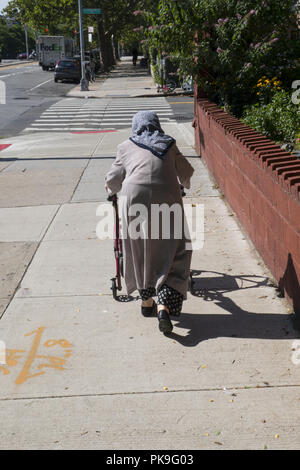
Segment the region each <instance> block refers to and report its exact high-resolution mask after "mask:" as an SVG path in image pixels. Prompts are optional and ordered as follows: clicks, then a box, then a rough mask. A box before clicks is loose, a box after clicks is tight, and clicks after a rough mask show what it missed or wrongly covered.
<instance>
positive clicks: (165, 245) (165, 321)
mask: <svg viewBox="0 0 300 470" xmlns="http://www.w3.org/2000/svg"><path fill="white" fill-rule="evenodd" d="M193 172H194V170H193V167H192V166H191V165H190V164H189V162H188V161H187V160H186V158H185V157H184V156H183V155H182V154H181V153H180V151H179V150H178V148H177V146H176V141H175V139H173V138H172V137H170V136H168V135H166V134H165V133H164V131H163V130H162V128H161V126H160V122H159V119H158V116H157V115H156V114H155V113H154V112H152V111H140V112H138V113H136V114H135V115H134V117H133V120H132V137H130V139H129V140H126V141H125V142H123V143H122V144H120V145H119V146H118V151H117V156H116V159H115V161H114V163H113V165H112V167H111V169H110V171H109V172H108V174H107V175H106V184H105V187H106V190H107V191H108V192H109V193H110V194H116V193H118V192H119V191H121V196H122V197H121V198H120V200H122V201H123V202H122V203H121V211H120V212H121V220H122V232H123V233H122V239H123V250H124V279H125V284H126V288H127V293H128V294H131V293H132V292H134V291H135V290H138V291H139V294H140V296H141V299H142V306H141V313H142V314H143V315H144V316H155V315H156V314H157V317H158V322H159V329H160V331H162V332H163V333H165V334H167V333H170V332H171V331H172V329H173V325H172V323H171V320H170V315H174V316H178V315H180V312H181V309H182V303H183V300H185V299H186V296H187V289H188V282H189V272H190V264H191V255H192V252H191V250H190V249H187V247H186V242H187V241H188V240H187V239H186V235H185V230H184V229H185V220H184V211H183V203H182V196H181V190H180V184H181V185H182V186H184V187H186V188H189V187H190V178H191V176H192V175H193ZM136 207H139V208H141V207H142V208H143V209H144V210H143V209H140V212H139V217H138V221H139V226H140V234H141V236H139V237H137V236H136V234H134V233H133V232H132V230H128V233H126V236H125V229H128V228H129V227H130V224H131V223H132V222H133V221H134V220H137V219H134V215H136V214H134V210H133V209H134V208H136ZM162 207H164V208H166V207H167V208H169V209H171V210H169V214H168V215H169V218H168V221H166V220H165V219H166V217H164V216H163V219H162V223H160V218H159V214H158V217H154V214H156V215H157V212H155V210H154V209H157V208H162ZM172 208H173V209H174V208H175V209H178V208H179V209H180V210H179V212H178V210H177V211H176V210H175V212H176V214H175V213H174V214H172V215H173V217H171V212H172ZM178 214H179V216H178ZM164 215H165V214H164ZM167 222H168V223H169V226H167V230H165V227H166V223H167ZM133 227H135V228H137V226H136V224H133ZM131 228H132V227H131ZM178 234H179V235H178ZM155 295H157V296H158V300H157V304H156V302H155V301H154V299H153V297H154V296H155Z"/></svg>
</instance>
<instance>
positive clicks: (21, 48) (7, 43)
mask: <svg viewBox="0 0 300 470" xmlns="http://www.w3.org/2000/svg"><path fill="white" fill-rule="evenodd" d="M28 44H29V50H30V49H35V40H34V36H33V34H32V33H31V32H30V31H29V34H28ZM0 51H1V55H2V58H3V59H14V58H16V57H17V55H18V54H19V53H21V52H26V44H25V33H24V28H23V27H22V26H21V25H20V24H12V25H11V26H10V27H8V26H7V24H6V21H5V20H4V19H3V18H0Z"/></svg>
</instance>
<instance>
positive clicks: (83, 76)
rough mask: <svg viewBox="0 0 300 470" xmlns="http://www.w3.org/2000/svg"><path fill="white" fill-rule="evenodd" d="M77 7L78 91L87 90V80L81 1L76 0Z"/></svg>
mask: <svg viewBox="0 0 300 470" xmlns="http://www.w3.org/2000/svg"><path fill="white" fill-rule="evenodd" d="M78 9H79V31H80V54H81V81H80V91H88V90H89V86H88V81H87V79H86V74H85V53H84V36H83V21H82V2H81V0H78Z"/></svg>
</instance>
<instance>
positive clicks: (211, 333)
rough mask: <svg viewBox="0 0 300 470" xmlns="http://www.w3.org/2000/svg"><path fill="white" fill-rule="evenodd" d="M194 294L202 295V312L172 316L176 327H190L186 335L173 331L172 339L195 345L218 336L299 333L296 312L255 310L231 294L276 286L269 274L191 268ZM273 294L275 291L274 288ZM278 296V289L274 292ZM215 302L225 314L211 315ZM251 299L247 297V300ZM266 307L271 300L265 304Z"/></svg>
mask: <svg viewBox="0 0 300 470" xmlns="http://www.w3.org/2000/svg"><path fill="white" fill-rule="evenodd" d="M191 279H192V283H191V289H190V291H191V294H192V295H193V296H195V297H198V298H199V300H200V299H201V300H200V301H199V311H201V313H199V314H195V313H193V314H192V313H181V315H180V317H178V319H176V318H175V317H173V318H172V321H173V323H174V325H175V326H176V328H183V329H185V330H188V332H187V334H186V335H179V334H177V333H171V334H170V335H168V336H169V337H170V338H172V339H174V340H176V341H178V342H179V343H181V344H182V345H183V346H187V347H192V346H196V345H197V344H199V343H200V342H201V341H204V340H208V339H212V338H217V337H238V338H261V339H287V338H289V339H295V338H299V334H298V333H297V331H295V329H294V327H293V320H294V318H293V315H287V313H285V312H282V313H268V312H264V313H255V312H250V311H247V310H244V309H243V308H241V307H239V306H238V305H237V304H236V303H235V302H234V300H232V299H231V298H230V297H228V296H227V294H228V293H230V292H234V291H239V292H240V291H244V292H245V296H247V295H248V292H249V291H251V289H258V288H260V287H270V289H271V288H272V287H273V288H274V287H275V286H274V285H273V284H271V283H270V281H269V279H268V278H267V277H262V276H255V275H240V276H234V275H229V274H224V273H219V272H216V271H197V270H193V271H191ZM262 292H263V293H262V295H261V296H260V294H259V291H258V294H257V296H255V297H253V299H255V298H256V299H261V305H262V307H264V298H266V297H267V295H265V290H264V291H262ZM270 294H271V291H270ZM273 295H276V293H275V291H274V294H273ZM211 302H214V304H216V305H217V306H218V307H220V308H221V309H223V310H225V312H226V313H224V314H222V313H220V314H218V313H217V314H216V313H213V314H208V313H205V310H206V309H208V308H209V303H211ZM246 302H247V299H246ZM250 303H251V300H250ZM265 305H266V308H267V305H268V303H265Z"/></svg>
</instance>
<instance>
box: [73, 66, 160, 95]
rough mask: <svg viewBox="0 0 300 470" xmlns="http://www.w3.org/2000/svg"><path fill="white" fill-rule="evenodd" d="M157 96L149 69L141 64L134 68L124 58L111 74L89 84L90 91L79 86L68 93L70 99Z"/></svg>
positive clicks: (99, 77) (101, 76)
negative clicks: (81, 89)
mask: <svg viewBox="0 0 300 470" xmlns="http://www.w3.org/2000/svg"><path fill="white" fill-rule="evenodd" d="M157 94H158V93H157V87H156V85H155V83H154V82H153V79H152V77H151V76H150V75H149V74H148V70H147V68H143V67H141V66H140V65H139V64H137V65H136V66H135V67H134V66H133V64H132V61H131V60H130V59H129V58H123V60H121V61H120V62H119V63H118V65H117V67H116V68H115V69H114V70H112V71H111V72H110V73H109V74H104V75H99V76H98V77H97V79H96V81H95V82H91V83H89V91H84V92H82V91H80V85H79V86H77V87H76V88H74V89H72V90H71V91H70V92H69V93H68V97H72V98H78V97H83V96H88V97H89V98H116V97H124V98H125V97H127V98H129V97H137V96H143V95H149V96H151V95H155V96H156V95H157Z"/></svg>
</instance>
